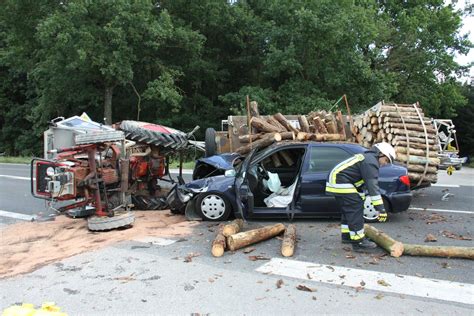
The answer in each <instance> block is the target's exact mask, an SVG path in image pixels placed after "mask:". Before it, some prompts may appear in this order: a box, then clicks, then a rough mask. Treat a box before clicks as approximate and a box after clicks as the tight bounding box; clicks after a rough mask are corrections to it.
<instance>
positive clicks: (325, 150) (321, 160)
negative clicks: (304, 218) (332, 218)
mask: <svg viewBox="0 0 474 316" xmlns="http://www.w3.org/2000/svg"><path fill="white" fill-rule="evenodd" d="M351 156H352V154H351V153H350V152H348V151H346V150H345V149H343V148H341V147H339V146H337V145H331V144H312V145H311V146H310V148H309V150H308V154H307V156H306V161H305V165H304V169H303V174H302V176H301V190H300V198H299V205H300V207H301V209H302V211H303V212H305V213H308V214H309V213H312V214H320V215H333V214H336V213H338V212H339V210H338V207H337V206H336V201H335V199H334V197H333V196H330V195H327V194H326V179H327V177H328V174H329V172H330V171H331V170H332V168H334V166H336V165H337V164H338V163H339V162H341V161H343V160H345V159H347V158H349V157H351Z"/></svg>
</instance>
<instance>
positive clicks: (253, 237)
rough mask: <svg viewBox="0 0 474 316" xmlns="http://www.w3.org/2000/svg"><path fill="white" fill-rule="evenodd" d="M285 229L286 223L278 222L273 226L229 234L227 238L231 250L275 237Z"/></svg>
mask: <svg viewBox="0 0 474 316" xmlns="http://www.w3.org/2000/svg"><path fill="white" fill-rule="evenodd" d="M284 230H285V225H283V224H280V223H278V224H275V225H271V226H265V227H262V228H257V229H253V230H249V231H246V232H241V233H238V234H235V235H231V236H229V237H228V238H227V246H228V247H229V249H230V250H232V251H235V250H237V249H240V248H243V247H246V246H248V245H251V244H254V243H257V242H259V241H262V240H267V239H270V238H272V237H275V236H277V235H279V234H281V233H282V232H283V231H284Z"/></svg>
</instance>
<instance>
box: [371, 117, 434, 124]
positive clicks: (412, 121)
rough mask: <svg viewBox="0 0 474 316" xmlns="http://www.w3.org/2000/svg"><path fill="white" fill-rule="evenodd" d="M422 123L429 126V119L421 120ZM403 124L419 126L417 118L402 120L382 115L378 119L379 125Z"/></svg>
mask: <svg viewBox="0 0 474 316" xmlns="http://www.w3.org/2000/svg"><path fill="white" fill-rule="evenodd" d="M422 120H423V122H425V124H430V125H431V119H429V118H426V117H423V118H422ZM403 122H405V124H421V123H420V119H419V118H414V119H411V118H405V117H403V120H402V118H401V117H393V116H384V115H383V114H382V116H381V117H379V123H402V124H403Z"/></svg>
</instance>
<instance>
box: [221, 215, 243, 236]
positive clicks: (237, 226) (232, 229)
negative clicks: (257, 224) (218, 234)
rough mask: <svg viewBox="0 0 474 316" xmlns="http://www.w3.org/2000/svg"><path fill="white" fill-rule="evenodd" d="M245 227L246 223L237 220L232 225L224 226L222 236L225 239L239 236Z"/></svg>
mask: <svg viewBox="0 0 474 316" xmlns="http://www.w3.org/2000/svg"><path fill="white" fill-rule="evenodd" d="M243 226H244V221H243V220H242V219H240V218H236V219H234V220H233V221H232V222H231V223H229V224H227V225H224V230H223V232H222V234H223V235H224V236H225V237H229V236H230V235H234V234H237V233H238V232H240V230H241V229H242V227H243Z"/></svg>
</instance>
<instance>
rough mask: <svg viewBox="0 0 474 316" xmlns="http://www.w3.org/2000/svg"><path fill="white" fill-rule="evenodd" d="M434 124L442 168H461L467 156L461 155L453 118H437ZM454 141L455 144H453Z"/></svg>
mask: <svg viewBox="0 0 474 316" xmlns="http://www.w3.org/2000/svg"><path fill="white" fill-rule="evenodd" d="M433 124H434V126H435V128H436V131H437V134H438V146H439V154H438V155H439V158H440V161H441V163H440V165H439V167H440V169H448V168H450V167H451V168H456V170H460V169H461V167H462V164H463V163H465V162H466V161H467V157H462V158H461V157H459V145H458V140H457V137H456V129H455V126H454V124H453V121H452V120H444V119H435V120H433ZM453 142H454V145H453Z"/></svg>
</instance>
